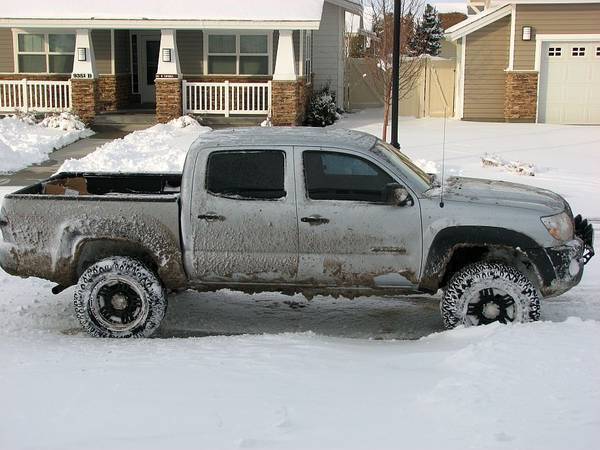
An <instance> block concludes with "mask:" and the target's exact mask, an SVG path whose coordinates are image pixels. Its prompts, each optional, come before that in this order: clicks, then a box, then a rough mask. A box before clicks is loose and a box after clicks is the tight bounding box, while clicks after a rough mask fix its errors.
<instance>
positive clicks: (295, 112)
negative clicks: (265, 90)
mask: <svg viewBox="0 0 600 450" xmlns="http://www.w3.org/2000/svg"><path fill="white" fill-rule="evenodd" d="M311 93H312V85H307V84H306V81H305V80H302V79H301V80H299V81H273V92H272V97H273V100H272V103H273V106H272V112H271V121H272V122H273V125H275V126H294V125H302V122H303V121H304V117H305V115H306V108H307V106H308V102H309V99H310V95H311Z"/></svg>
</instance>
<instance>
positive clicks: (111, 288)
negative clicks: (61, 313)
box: [74, 257, 167, 338]
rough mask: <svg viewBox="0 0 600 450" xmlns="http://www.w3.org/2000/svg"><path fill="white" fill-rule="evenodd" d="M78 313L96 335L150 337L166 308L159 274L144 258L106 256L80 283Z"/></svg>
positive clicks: (88, 330) (76, 295)
mask: <svg viewBox="0 0 600 450" xmlns="http://www.w3.org/2000/svg"><path fill="white" fill-rule="evenodd" d="M74 305H75V313H76V315H77V318H78V319H79V321H80V322H81V325H82V326H83V328H84V329H85V330H86V331H87V332H88V333H89V334H90V335H92V336H95V337H110V338H129V337H149V336H151V335H152V334H153V333H154V332H155V331H156V330H157V329H158V327H159V325H160V323H161V321H162V319H163V318H164V316H165V313H166V310H167V295H166V291H165V289H164V288H163V286H162V283H161V282H160V280H159V279H158V277H157V276H156V275H155V274H154V273H153V272H152V271H151V270H150V269H148V268H147V267H146V266H145V265H144V264H142V263H141V262H139V261H137V260H135V259H132V258H126V257H113V258H107V259H104V260H102V261H100V262H98V263H96V264H94V265H93V266H91V267H90V268H88V269H87V270H86V271H85V272H84V273H83V275H81V278H80V279H79V282H78V283H77V287H76V288H75V294H74Z"/></svg>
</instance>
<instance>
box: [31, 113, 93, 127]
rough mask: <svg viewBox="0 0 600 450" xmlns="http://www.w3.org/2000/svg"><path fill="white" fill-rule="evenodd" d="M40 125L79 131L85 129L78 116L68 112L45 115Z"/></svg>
mask: <svg viewBox="0 0 600 450" xmlns="http://www.w3.org/2000/svg"><path fill="white" fill-rule="evenodd" d="M40 126H42V127H46V128H56V129H58V130H63V131H80V130H84V129H85V124H84V123H83V122H82V121H80V120H79V117H77V116H75V115H73V114H71V113H68V112H64V113H62V114H53V115H50V116H47V117H46V118H45V119H44V120H42V121H41V122H40Z"/></svg>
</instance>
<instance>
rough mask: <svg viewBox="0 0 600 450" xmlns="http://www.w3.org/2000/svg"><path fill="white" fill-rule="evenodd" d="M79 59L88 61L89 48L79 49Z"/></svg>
mask: <svg viewBox="0 0 600 450" xmlns="http://www.w3.org/2000/svg"><path fill="white" fill-rule="evenodd" d="M77 61H87V48H85V47H79V48H78V49H77Z"/></svg>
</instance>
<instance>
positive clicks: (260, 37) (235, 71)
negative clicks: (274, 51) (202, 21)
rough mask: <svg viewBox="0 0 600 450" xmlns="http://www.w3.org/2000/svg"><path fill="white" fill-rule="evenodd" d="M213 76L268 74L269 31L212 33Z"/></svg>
mask: <svg viewBox="0 0 600 450" xmlns="http://www.w3.org/2000/svg"><path fill="white" fill-rule="evenodd" d="M207 59H208V67H207V73H208V74H210V75H269V73H270V71H269V37H268V35H267V34H210V35H209V36H208V58H207Z"/></svg>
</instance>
